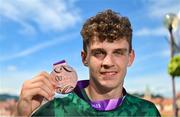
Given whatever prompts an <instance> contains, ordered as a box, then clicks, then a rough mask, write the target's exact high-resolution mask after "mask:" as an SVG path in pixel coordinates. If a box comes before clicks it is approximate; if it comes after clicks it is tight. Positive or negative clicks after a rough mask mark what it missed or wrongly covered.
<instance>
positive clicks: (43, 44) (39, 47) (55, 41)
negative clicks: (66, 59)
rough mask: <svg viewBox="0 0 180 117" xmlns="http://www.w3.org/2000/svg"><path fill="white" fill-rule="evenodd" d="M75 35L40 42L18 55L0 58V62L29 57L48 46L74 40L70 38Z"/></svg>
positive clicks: (75, 34)
mask: <svg viewBox="0 0 180 117" xmlns="http://www.w3.org/2000/svg"><path fill="white" fill-rule="evenodd" d="M77 34H78V33H71V34H68V35H65V36H62V37H59V38H55V39H52V40H50V41H46V42H41V43H39V44H37V45H34V46H32V47H30V48H27V49H24V50H22V51H20V52H18V53H14V54H10V55H7V56H1V58H0V62H3V61H7V60H11V59H15V58H19V57H24V56H28V55H31V54H33V53H36V52H38V51H40V50H42V49H45V48H47V47H50V46H53V45H56V44H59V43H63V42H65V41H69V40H71V39H74V38H72V37H75V36H77Z"/></svg>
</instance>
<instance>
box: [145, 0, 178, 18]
mask: <svg viewBox="0 0 180 117" xmlns="http://www.w3.org/2000/svg"><path fill="white" fill-rule="evenodd" d="M179 8H180V1H179V0H150V1H149V2H148V13H147V14H148V15H149V16H150V17H152V18H157V17H159V18H162V17H164V15H165V14H166V13H170V12H171V13H176V14H177V13H178V12H179Z"/></svg>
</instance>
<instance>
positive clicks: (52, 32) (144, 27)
mask: <svg viewBox="0 0 180 117" xmlns="http://www.w3.org/2000/svg"><path fill="white" fill-rule="evenodd" d="M109 8H110V9H112V10H114V11H116V12H119V13H120V14H121V15H123V16H127V17H129V19H130V21H131V23H132V27H133V48H134V50H135V53H136V59H135V62H134V64H133V66H132V67H130V68H128V74H127V77H126V79H125V87H126V89H127V91H129V92H139V93H142V92H144V91H145V88H146V87H149V89H150V90H151V92H152V93H154V94H162V95H164V96H168V97H171V96H172V92H171V91H172V88H171V87H172V85H171V78H170V76H169V75H168V74H167V64H168V62H169V58H170V48H169V44H168V41H167V39H168V31H167V29H166V28H165V27H164V26H163V18H164V15H165V14H166V13H169V12H172V13H175V14H177V15H178V16H179V18H180V1H179V0H129V1H127V0H0V93H10V94H19V93H20V88H21V86H22V84H23V82H24V81H25V80H27V79H31V78H33V77H34V76H35V75H37V74H38V73H39V72H41V71H47V72H51V70H52V64H53V63H54V62H57V61H59V60H62V59H65V60H66V61H67V62H68V64H70V65H71V66H72V67H74V68H75V69H76V71H77V73H78V77H79V80H81V79H88V69H87V68H86V67H84V66H83V64H82V63H81V57H80V51H81V49H82V38H81V36H80V30H81V28H82V25H83V23H84V21H85V20H86V19H87V18H89V17H91V16H93V15H95V14H96V13H97V12H100V11H102V10H104V9H109ZM174 34H175V38H176V42H177V43H180V28H178V29H177V30H176V31H174ZM176 90H177V92H180V78H176Z"/></svg>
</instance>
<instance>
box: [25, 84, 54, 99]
mask: <svg viewBox="0 0 180 117" xmlns="http://www.w3.org/2000/svg"><path fill="white" fill-rule="evenodd" d="M28 88H29V89H35V88H41V89H42V90H44V91H45V92H46V93H48V95H49V96H53V95H54V89H50V88H49V87H48V86H47V85H45V84H44V82H35V83H33V84H32V85H30V86H29V87H28Z"/></svg>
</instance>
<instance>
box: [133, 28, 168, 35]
mask: <svg viewBox="0 0 180 117" xmlns="http://www.w3.org/2000/svg"><path fill="white" fill-rule="evenodd" d="M167 34H168V32H167V30H166V29H165V28H164V27H158V28H153V29H150V28H142V29H140V30H138V31H136V32H135V33H134V35H135V36H165V35H167Z"/></svg>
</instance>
